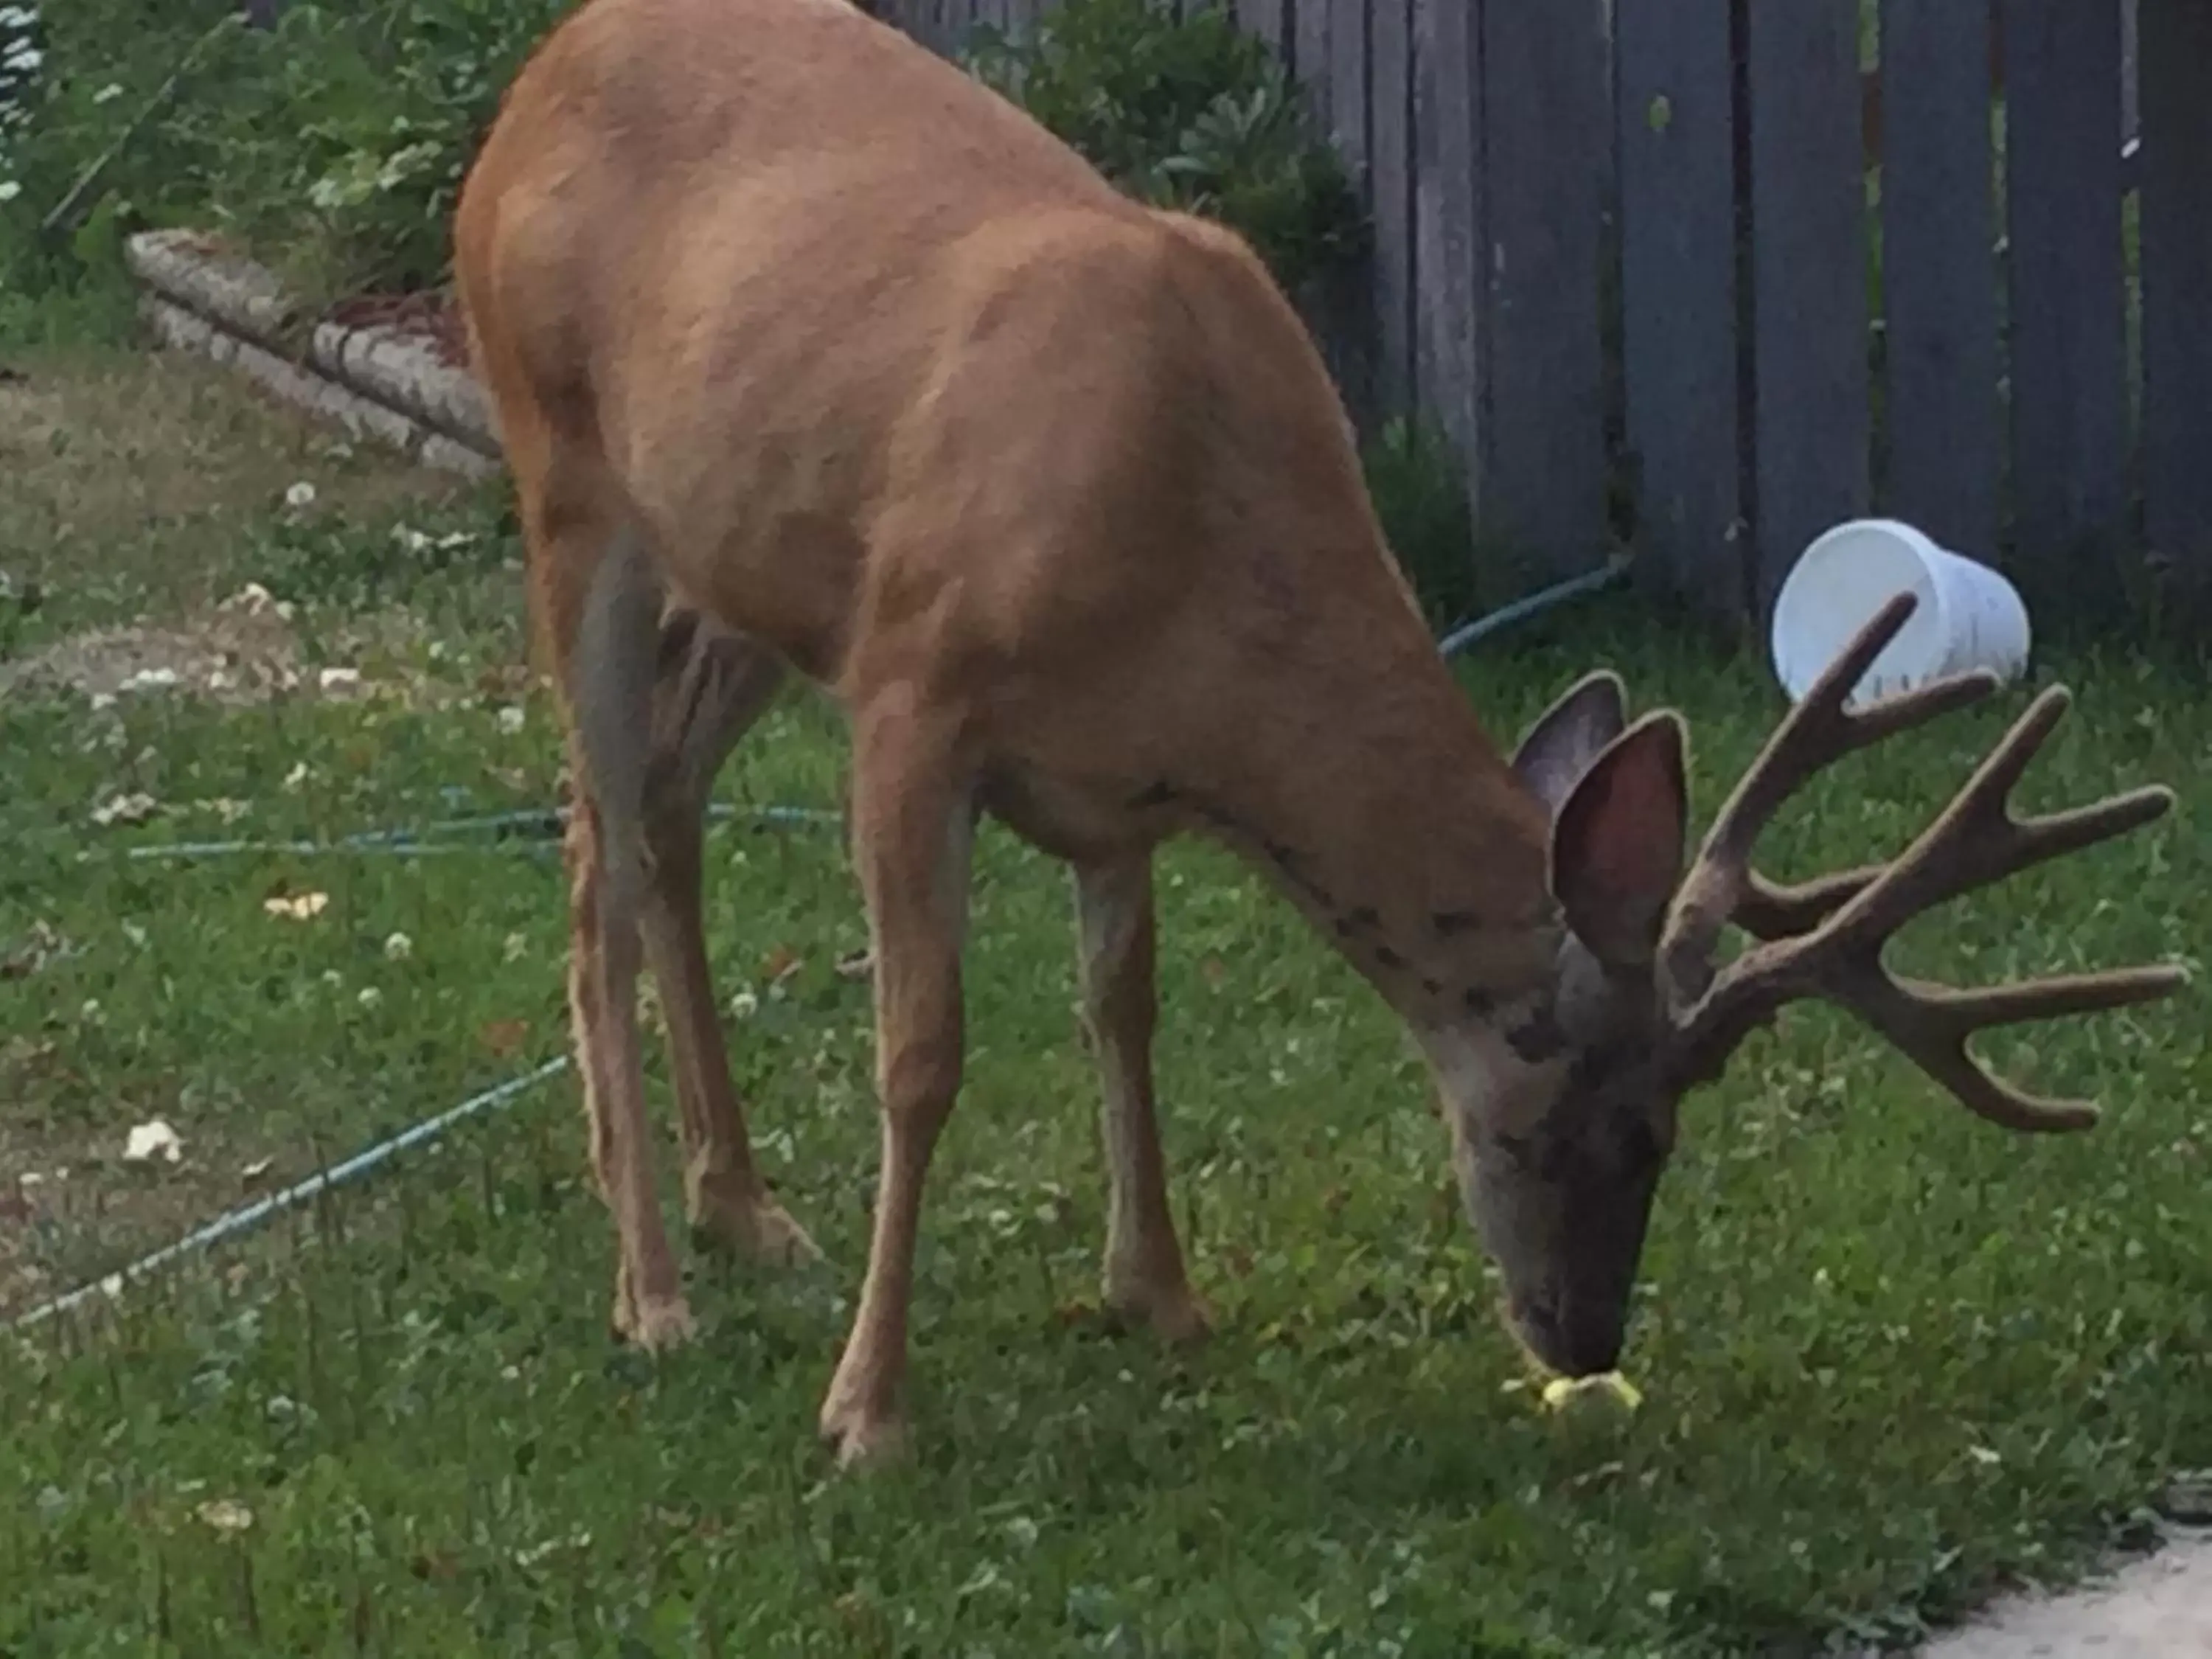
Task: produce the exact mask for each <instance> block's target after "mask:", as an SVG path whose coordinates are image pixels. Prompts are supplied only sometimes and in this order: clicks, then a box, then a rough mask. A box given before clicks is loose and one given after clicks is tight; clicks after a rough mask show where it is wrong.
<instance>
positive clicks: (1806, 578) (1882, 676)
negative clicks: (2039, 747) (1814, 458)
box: [1771, 519, 2028, 705]
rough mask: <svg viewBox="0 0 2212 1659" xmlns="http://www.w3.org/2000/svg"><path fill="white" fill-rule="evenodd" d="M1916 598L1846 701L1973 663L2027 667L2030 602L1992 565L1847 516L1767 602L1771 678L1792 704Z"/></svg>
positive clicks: (2003, 671) (1904, 530)
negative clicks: (1894, 602) (1888, 607)
mask: <svg viewBox="0 0 2212 1659" xmlns="http://www.w3.org/2000/svg"><path fill="white" fill-rule="evenodd" d="M1908 589H1909V590H1911V592H1915V593H1917V594H1918V595H1919V596H1920V604H1919V605H1918V606H1917V607H1916V608H1915V610H1914V611H1913V612H1912V615H1911V617H1907V618H1906V619H1905V626H1904V627H1902V628H1900V629H1898V631H1897V637H1896V638H1895V639H1893V640H1892V641H1890V642H1889V643H1888V644H1887V646H1885V647H1883V648H1882V652H1881V655H1880V656H1878V657H1876V658H1875V659H1874V662H1873V665H1871V666H1870V667H1869V668H1868V670H1867V671H1866V673H1865V674H1864V675H1863V676H1862V677H1861V678H1860V680H1859V683H1858V684H1857V686H1856V687H1854V688H1853V690H1852V691H1851V694H1850V697H1849V698H1848V699H1847V700H1846V701H1847V702H1849V703H1850V704H1851V705H1857V704H1860V703H1864V702H1873V701H1875V700H1876V699H1878V698H1881V697H1886V696H1894V695H1895V694H1896V693H1898V692H1899V691H1904V690H1909V689H1910V688H1911V687H1913V686H1916V685H1919V684H1924V683H1925V682H1927V681H1929V680H1933V679H1941V678H1944V677H1946V676H1948V675H1952V674H1963V673H1966V672H1969V671H1972V670H1974V669H1977V668H1986V669H1990V670H1991V671H1994V672H1995V673H1996V675H1997V677H1998V678H2000V679H2002V680H2006V681H2010V680H2014V679H2016V678H2019V677H2020V675H2021V673H2022V672H2023V671H2025V670H2026V669H2027V650H2028V627H2027V607H2026V606H2025V605H2022V604H2021V599H2020V594H2019V592H2017V591H2015V588H2014V587H2013V585H2012V584H2011V583H2010V582H2008V581H2007V580H2005V579H2004V578H2003V577H2002V576H2001V575H1999V574H1997V573H1996V571H1994V570H1992V569H1990V567H1989V566H1987V565H1985V564H1982V563H1980V562H1978V561H1976V560H1973V559H1969V558H1966V557H1964V556H1961V555H1960V554H1957V553H1954V552H1952V551H1951V550H1949V549H1948V548H1944V547H1939V546H1937V545H1936V543H1935V542H1933V541H1931V540H1930V539H1929V538H1927V537H1926V536H1923V534H1921V532H1918V531H1917V530H1915V529H1914V528H1913V527H1912V526H1911V525H1909V524H1902V523H1899V521H1898V520H1895V519H1853V520H1850V521H1849V522H1847V523H1844V524H1839V525H1838V526H1836V527H1835V528H1834V529H1832V530H1831V531H1829V532H1827V533H1826V535H1823V536H1822V537H1820V538H1819V539H1818V540H1817V541H1815V542H1814V544H1812V545H1811V546H1810V547H1808V548H1807V549H1806V550H1805V551H1804V553H1803V555H1802V556H1801V557H1800V558H1799V559H1798V561H1797V563H1796V567H1795V568H1792V569H1791V571H1790V574H1789V577H1788V579H1787V580H1784V582H1783V584H1782V592H1780V593H1779V594H1778V595H1777V596H1776V598H1775V601H1774V625H1773V635H1772V641H1771V643H1772V648H1773V654H1774V673H1775V678H1778V679H1779V680H1780V681H1781V682H1782V689H1783V690H1784V691H1786V692H1788V693H1789V694H1790V702H1797V701H1798V700H1799V699H1800V698H1802V697H1803V696H1804V695H1805V694H1806V692H1808V691H1809V690H1812V687H1813V682H1814V681H1815V680H1816V679H1818V678H1820V674H1821V672H1822V671H1823V670H1825V669H1826V667H1827V666H1828V665H1829V664H1830V663H1832V662H1833V661H1834V660H1835V659H1836V658H1837V656H1838V654H1840V653H1841V652H1842V651H1843V648H1844V647H1845V646H1846V645H1848V644H1850V641H1851V638H1852V636H1853V635H1856V634H1857V632H1858V631H1859V629H1862V628H1863V627H1865V626H1866V624H1867V623H1869V621H1871V620H1872V619H1873V617H1874V613H1875V611H1879V610H1881V607H1882V606H1883V605H1885V604H1887V602H1888V601H1889V600H1890V599H1893V598H1895V597H1896V595H1897V594H1899V593H1900V592H1905V591H1906V590H1908Z"/></svg>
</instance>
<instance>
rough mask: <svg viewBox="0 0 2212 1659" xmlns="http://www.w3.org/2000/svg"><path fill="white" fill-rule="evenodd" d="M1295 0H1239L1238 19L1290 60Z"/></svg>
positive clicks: (1286, 59)
mask: <svg viewBox="0 0 2212 1659" xmlns="http://www.w3.org/2000/svg"><path fill="white" fill-rule="evenodd" d="M1293 3H1294V0H1237V22H1239V23H1240V24H1242V25H1243V27H1245V28H1246V29H1248V30H1249V31H1250V32H1251V33H1254V34H1256V35H1258V36H1259V37H1260V38H1261V40H1265V41H1266V42H1267V44H1268V45H1269V46H1273V48H1274V49H1275V50H1276V51H1277V52H1279V53H1281V54H1283V56H1284V58H1285V61H1286V62H1287V61H1288V58H1289V49H1290V35H1289V33H1287V31H1288V28H1289V26H1290V21H1291V5H1292V4H1293Z"/></svg>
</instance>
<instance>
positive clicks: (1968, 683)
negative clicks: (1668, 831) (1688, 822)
mask: <svg viewBox="0 0 2212 1659" xmlns="http://www.w3.org/2000/svg"><path fill="white" fill-rule="evenodd" d="M1919 603H1920V600H1919V596H1918V595H1917V594H1914V593H1911V592H1905V593H1899V594H1898V595H1896V596H1895V597H1894V598H1893V599H1890V600H1889V601H1888V602H1887V604H1885V605H1883V606H1882V607H1881V610H1879V611H1876V612H1875V614H1874V616H1873V617H1872V618H1871V619H1870V620H1869V622H1868V623H1866V625H1865V626H1864V627H1863V628H1862V629H1859V631H1858V633H1857V635H1856V636H1854V638H1853V639H1852V640H1851V641H1850V644H1849V645H1847V646H1845V647H1844V649H1843V650H1842V651H1841V652H1839V653H1838V654H1837V656H1836V658H1835V660H1834V661H1832V662H1831V663H1830V664H1829V665H1828V666H1827V668H1826V671H1823V672H1822V673H1821V675H1820V678H1818V679H1817V680H1815V681H1814V683H1813V685H1812V688H1811V689H1810V690H1808V691H1807V692H1806V694H1805V696H1803V697H1802V699H1801V700H1800V701H1799V702H1798V703H1797V706H1796V708H1792V709H1791V710H1790V713H1789V714H1786V715H1785V716H1784V718H1783V720H1782V723H1781V724H1780V725H1779V726H1777V727H1776V728H1775V731H1774V735H1773V736H1772V737H1771V738H1769V739H1768V740H1767V744H1766V746H1765V748H1764V749H1763V750H1760V751H1759V756H1758V757H1757V758H1756V759H1754V760H1753V762H1752V763H1751V765H1750V766H1749V767H1748V768H1747V769H1746V770H1745V772H1744V775H1743V776H1742V778H1741V780H1739V781H1738V782H1737V784H1736V787H1735V790H1734V792H1733V793H1731V794H1730V795H1729V798H1728V799H1727V801H1726V802H1724V803H1723V805H1722V807H1721V810H1720V811H1719V812H1718V813H1717V814H1716V815H1715V817H1714V818H1713V823H1712V828H1711V829H1709V830H1708V831H1706V834H1705V841H1704V843H1703V844H1702V845H1701V846H1700V847H1699V849H1698V855H1697V857H1696V859H1695V860H1693V861H1692V864H1691V866H1690V869H1689V872H1688V874H1686V876H1685V877H1684V878H1682V883H1681V885H1680V888H1678V889H1677V890H1676V892H1675V897H1674V907H1673V913H1672V915H1671V916H1670V917H1669V919H1668V929H1667V938H1666V942H1665V944H1664V945H1663V946H1662V960H1663V961H1664V963H1665V964H1666V969H1667V974H1668V980H1669V982H1670V983H1671V984H1673V985H1674V987H1677V989H1678V992H1679V993H1680V994H1683V995H1684V996H1686V997H1690V998H1694V997H1695V996H1696V995H1697V994H1699V993H1700V992H1701V991H1702V990H1703V989H1704V987H1705V986H1706V985H1708V984H1709V983H1710V982H1711V977H1712V972H1713V969H1712V957H1713V951H1714V948H1715V947H1716V946H1717V945H1718V944H1719V942H1720V936H1721V931H1722V930H1723V928H1724V927H1727V926H1728V924H1729V922H1730V921H1741V922H1742V923H1743V924H1744V925H1745V927H1747V928H1748V929H1749V930H1750V931H1751V932H1752V933H1754V934H1755V935H1757V936H1758V937H1760V938H1765V939H1781V938H1786V937H1790V936H1791V935H1794V934H1797V933H1803V932H1805V931H1808V929H1810V928H1811V927H1814V926H1815V925H1817V924H1818V923H1820V922H1821V921H1824V920H1825V919H1826V917H1827V916H1828V915H1830V914H1832V912H1833V911H1835V910H1837V909H1838V908H1842V907H1843V906H1844V905H1845V904H1846V903H1848V902H1850V900H1852V899H1853V898H1855V897H1856V896H1857V895H1858V894H1860V893H1861V892H1863V891H1864V890H1866V889H1867V888H1869V887H1870V886H1872V885H1873V884H1874V883H1875V880H1876V879H1878V878H1880V876H1881V873H1882V872H1883V871H1884V870H1886V869H1887V867H1888V866H1868V867H1866V868H1864V869H1861V870H1856V871H1851V872H1846V873H1844V874H1842V875H1838V876H1831V877H1827V878H1823V879H1821V880H1819V881H1814V882H1808V883H1805V884H1802V885H1799V886H1796V887H1782V886H1778V885H1775V884H1771V883H1769V882H1767V881H1765V879H1764V878H1761V877H1760V876H1759V874H1758V873H1757V872H1755V871H1753V869H1752V867H1751V854H1752V848H1753V843H1755V842H1757V841H1758V839H1759V834H1760V832H1761V831H1762V830H1764V829H1765V828H1766V826H1767V824H1768V823H1771V821H1772V819H1773V817H1774V815H1775V813H1777V812H1778V811H1780V810H1781V809H1782V806H1783V805H1784V802H1786V801H1787V800H1788V799H1790V796H1791V795H1793V794H1795V793H1796V792H1797V791H1798V790H1799V789H1800V788H1802V787H1804V785H1805V783H1806V782H1807V781H1808V780H1809V779H1811V778H1812V777H1813V776H1814V774H1816V773H1818V772H1819V771H1820V770H1821V769H1823V768H1825V767H1828V766H1832V765H1833V764H1834V763H1836V762H1837V761H1838V760H1840V759H1842V758H1843V757H1844V756H1845V755H1848V754H1850V753H1853V752H1854V751H1856V750H1860V749H1864V748H1866V747H1868V746H1869V744H1876V743H1879V742H1881V740H1882V739H1883V738H1887V737H1889V736H1891V735H1892V734H1893V733H1895V732H1902V731H1905V730H1906V729H1908V728H1910V727H1911V726H1919V725H1921V724H1923V723H1924V722H1926V721H1928V720H1934V719H1936V717H1937V716H1938V715H1941V714H1948V713H1949V712H1950V711H1951V710H1953V709H1954V708H1965V707H1966V706H1967V705H1968V704H1970V703H1974V702H1980V701H1981V700H1982V699H1983V698H1984V697H1986V696H1989V695H1990V693H1991V692H1992V691H1994V690H1996V688H1997V684H1998V681H1997V678H1996V676H1995V675H1994V674H1991V673H1989V672H1987V671H1974V672H1972V673H1966V674H1960V675H1955V676H1953V677H1950V678H1945V679H1941V680H1936V681H1931V682H1930V683H1929V684H1926V685H1923V686H1919V687H1917V688H1915V689H1914V690H1910V691H1906V692H1903V693H1901V694H1899V695H1898V696H1893V697H1887V698H1884V699H1883V700H1881V702H1875V703H1873V704H1871V705H1869V707H1867V708H1861V709H1857V710H1852V709H1850V708H1847V707H1846V706H1845V705H1846V701H1847V699H1848V698H1849V697H1850V693H1851V690H1852V689H1853V688H1854V687H1855V686H1857V684H1858V682H1859V680H1860V678H1862V677H1863V675H1864V674H1865V673H1866V671H1867V670H1868V669H1869V668H1870V667H1872V666H1873V665H1874V660H1875V658H1876V657H1878V656H1880V655H1881V653H1882V650H1883V648H1884V647H1886V646H1887V645H1888V644H1889V642H1890V641H1892V640H1893V639H1895V638H1896V637H1897V634H1898V631H1899V629H1902V628H1903V627H1904V626H1905V623H1906V622H1907V621H1908V620H1909V619H1910V618H1911V615H1912V613H1913V611H1915V610H1916V609H1917V608H1918V605H1919Z"/></svg>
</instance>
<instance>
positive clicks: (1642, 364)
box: [1613, 0, 1748, 614]
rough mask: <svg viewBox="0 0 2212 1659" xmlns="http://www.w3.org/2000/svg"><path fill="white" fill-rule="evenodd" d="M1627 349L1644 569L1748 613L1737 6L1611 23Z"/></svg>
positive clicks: (1670, 584)
mask: <svg viewBox="0 0 2212 1659" xmlns="http://www.w3.org/2000/svg"><path fill="white" fill-rule="evenodd" d="M1614 31H1615V33H1614V40H1613V60H1614V76H1615V84H1616V87H1617V89H1618V94H1619V123H1618V127H1619V140H1618V142H1619V144H1620V215H1621V225H1620V232H1621V249H1620V258H1621V273H1620V277H1621V354H1622V359H1623V362H1622V378H1623V381H1624V391H1625V394H1626V415H1627V428H1626V430H1627V440H1628V447H1629V451H1630V453H1631V455H1632V458H1633V462H1634V469H1635V475H1636V477H1637V478H1638V481H1639V482H1638V502H1637V524H1638V532H1639V538H1640V540H1641V542H1642V544H1643V548H1642V550H1643V553H1644V556H1646V557H1648V558H1649V559H1650V567H1649V568H1647V570H1646V571H1645V572H1644V574H1646V575H1647V576H1649V577H1650V579H1651V580H1652V581H1653V583H1654V584H1655V585H1656V586H1662V587H1665V588H1668V589H1672V590H1674V591H1675V592H1679V593H1681V594H1682V595H1683V596H1684V597H1686V598H1687V599H1690V600H1691V601H1692V603H1693V604H1695V605H1699V607H1700V608H1702V609H1705V610H1708V611H1717V612H1721V613H1723V614H1729V613H1734V612H1736V611H1741V608H1742V606H1743V604H1744V601H1745V599H1746V597H1747V586H1746V577H1747V563H1746V555H1747V551H1748V550H1747V548H1746V547H1745V546H1744V544H1743V542H1742V538H1741V537H1740V536H1739V535H1738V534H1737V531H1736V520H1737V500H1736V496H1737V489H1736V480H1737V473H1738V470H1739V467H1740V465H1741V459H1740V455H1739V450H1738V444H1739V435H1738V429H1737V428H1738V422H1737V397H1736V294H1735V157H1734V150H1733V146H1732V144H1731V142H1730V135H1731V132H1732V131H1733V127H1734V121H1733V117H1732V115H1731V113H1730V108H1731V101H1730V100H1731V97H1732V91H1731V87H1730V81H1731V69H1730V64H1729V50H1730V49H1729V9H1728V7H1727V6H1726V5H1724V4H1716V3H1713V0H1629V3H1626V4H1623V5H1622V6H1621V7H1620V9H1619V10H1618V12H1617V13H1616V15H1615V23H1614Z"/></svg>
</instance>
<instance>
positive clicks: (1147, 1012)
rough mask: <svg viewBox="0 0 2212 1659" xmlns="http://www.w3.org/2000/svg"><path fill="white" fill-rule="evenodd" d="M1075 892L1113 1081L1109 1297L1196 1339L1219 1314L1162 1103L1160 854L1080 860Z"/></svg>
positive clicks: (1095, 1021) (1179, 1338)
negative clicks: (1200, 1263)
mask: <svg viewBox="0 0 2212 1659" xmlns="http://www.w3.org/2000/svg"><path fill="white" fill-rule="evenodd" d="M1075 895H1076V916H1077V921H1078V925H1079V934H1080V937H1081V942H1082V957H1083V1002H1084V1019H1085V1024H1086V1025H1087V1026H1088V1027H1089V1030H1090V1032H1091V1046H1092V1048H1093V1050H1094V1051H1095V1053H1096V1055H1097V1061H1098V1071H1099V1079H1100V1081H1101V1082H1102V1083H1103V1085H1104V1088H1105V1099H1104V1103H1103V1111H1102V1113H1101V1115H1100V1120H1099V1121H1100V1125H1101V1127H1102V1129H1103V1139H1104V1141H1105V1145H1106V1169H1107V1179H1108V1208H1107V1217H1106V1264H1105V1299H1106V1305H1107V1306H1108V1307H1109V1308H1110V1309H1112V1310H1115V1312H1116V1313H1118V1314H1121V1316H1124V1317H1126V1318H1129V1319H1133V1320H1141V1321H1143V1322H1146V1324H1149V1325H1150V1326H1151V1327H1152V1328H1153V1330H1155V1331H1156V1332H1158V1334H1160V1335H1161V1336H1163V1337H1164V1338H1166V1339H1167V1340H1169V1341H1171V1342H1187V1341H1193V1340H1198V1339H1200V1338H1202V1337H1204V1336H1205V1335H1206V1332H1207V1330H1208V1328H1209V1324H1210V1322H1209V1320H1208V1317H1207V1314H1206V1305H1205V1304H1204V1303H1203V1302H1201V1301H1200V1299H1199V1298H1198V1297H1196V1296H1195V1295H1194V1294H1193V1293H1192V1291H1191V1288H1190V1281H1189V1279H1188V1277H1187V1276H1186V1274H1185V1273H1184V1269H1183V1260H1182V1246H1181V1245H1180V1244H1179V1243H1177V1242H1176V1231H1175V1220H1174V1218H1173V1216H1172V1215H1171V1214H1170V1212H1169V1208H1168V1178H1167V1164H1166V1160H1165V1159H1164V1158H1163V1157H1162V1156H1161V1153H1160V1131H1159V1121H1158V1115H1157V1114H1156V1112H1155V1111H1154V1109H1153V1097H1152V1030H1153V1025H1154V1023H1155V1020H1156V1018H1157V1015H1158V987H1157V985H1156V983H1155V981H1154V976H1153V975H1154V969H1153V922H1152V857H1151V855H1150V854H1141V853H1140V854H1136V855H1134V856H1133V857H1131V858H1129V859H1127V860H1121V861H1118V862H1115V863H1111V864H1095V865H1087V866H1079V867H1078V869H1077V870H1076V872H1075Z"/></svg>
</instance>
